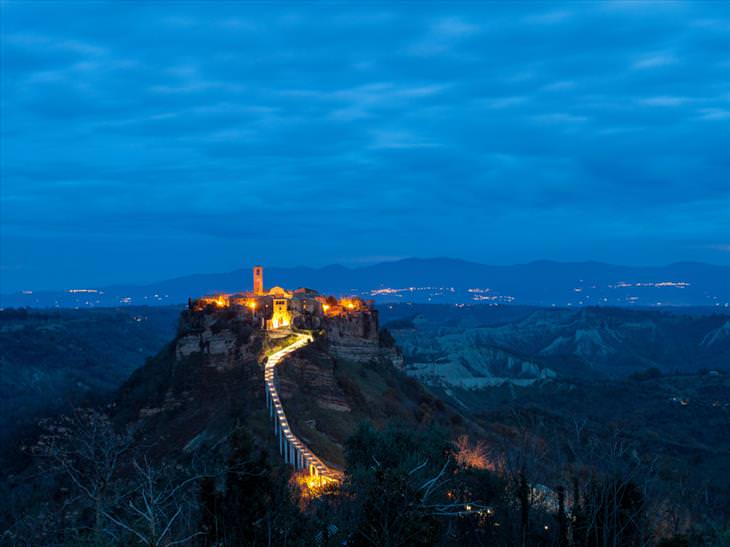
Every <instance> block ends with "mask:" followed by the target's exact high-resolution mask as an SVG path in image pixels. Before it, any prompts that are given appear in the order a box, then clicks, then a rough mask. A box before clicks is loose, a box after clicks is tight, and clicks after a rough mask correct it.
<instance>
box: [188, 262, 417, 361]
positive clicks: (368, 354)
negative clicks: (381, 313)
mask: <svg viewBox="0 0 730 547" xmlns="http://www.w3.org/2000/svg"><path fill="white" fill-rule="evenodd" d="M222 318H225V319H226V320H227V321H229V322H230V321H234V322H237V323H239V324H243V325H247V326H249V327H250V328H252V329H254V330H256V331H261V332H266V333H267V335H268V337H269V338H270V339H281V338H285V337H286V336H288V335H290V334H291V333H292V332H301V331H308V332H313V333H317V334H321V335H324V337H325V338H326V340H327V341H328V343H329V346H330V350H331V352H332V354H333V355H335V356H337V357H342V358H346V359H349V360H351V361H356V362H367V361H370V360H372V359H373V358H376V357H383V356H385V357H387V358H388V359H389V360H391V361H392V362H393V364H395V365H397V366H400V365H402V358H401V357H400V354H399V353H397V352H396V351H395V350H394V349H392V348H387V347H383V344H381V343H380V342H381V341H380V339H379V328H378V312H377V310H376V309H375V308H374V305H373V301H372V300H367V301H366V300H362V299H361V298H357V297H345V298H336V297H334V296H325V295H322V294H320V293H319V292H317V291H316V290H314V289H310V288H298V289H295V290H289V289H285V288H283V287H279V286H274V287H271V288H269V289H267V288H265V286H264V269H263V267H262V266H254V268H253V290H250V291H242V292H239V293H232V294H225V293H219V294H213V295H207V296H203V297H201V298H198V299H195V300H193V299H191V300H189V302H188V310H187V312H186V313H185V314H184V315H183V322H182V324H181V332H180V334H181V335H182V337H181V338H180V340H179V342H178V357H185V356H187V355H189V354H191V353H194V352H197V351H201V350H202V351H204V352H205V353H208V354H210V355H213V356H215V355H216V354H218V355H221V354H225V355H226V356H227V357H231V351H230V350H231V349H232V348H233V345H234V343H235V337H234V336H232V335H231V334H230V331H229V330H226V329H211V328H209V327H211V326H212V324H213V323H216V322H218V321H220V320H221V319H222Z"/></svg>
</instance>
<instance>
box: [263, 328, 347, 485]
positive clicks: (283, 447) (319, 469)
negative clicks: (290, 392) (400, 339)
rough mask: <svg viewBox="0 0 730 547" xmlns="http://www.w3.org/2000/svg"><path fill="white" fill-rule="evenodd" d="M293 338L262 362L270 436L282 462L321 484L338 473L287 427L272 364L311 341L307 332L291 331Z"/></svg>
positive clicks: (329, 480)
mask: <svg viewBox="0 0 730 547" xmlns="http://www.w3.org/2000/svg"><path fill="white" fill-rule="evenodd" d="M295 336H296V340H295V341H294V342H292V343H291V344H289V345H288V346H286V347H284V348H282V349H280V350H278V351H276V352H274V353H272V354H271V355H269V358H268V359H267V361H266V367H265V369H264V384H265V389H266V405H267V407H268V409H269V415H270V416H271V418H272V421H273V423H274V435H275V436H276V440H277V443H278V446H279V452H280V453H281V456H282V457H283V458H284V461H285V462H286V463H288V464H290V465H292V466H294V468H295V469H297V470H306V471H307V472H308V473H309V475H310V476H311V477H313V478H318V479H319V480H320V483H321V484H324V483H327V482H333V481H336V482H339V480H340V473H339V472H338V471H337V470H335V469H332V468H330V467H328V466H327V465H325V464H324V463H323V462H322V460H320V459H319V458H318V457H317V456H316V455H315V454H314V453H313V452H312V451H311V450H310V449H309V447H307V445H305V444H304V443H303V442H302V441H301V439H299V438H298V437H297V436H296V435H294V433H293V432H292V430H291V427H289V421H288V420H287V419H286V414H285V413H284V406H283V405H282V403H281V398H280V397H279V393H278V390H277V384H278V379H277V373H276V367H277V365H278V364H279V363H281V362H282V360H284V359H285V358H286V357H287V356H288V355H289V354H290V353H292V352H294V351H296V350H298V349H300V348H302V347H304V346H306V345H307V344H309V343H311V342H312V341H313V339H312V336H311V335H308V334H300V333H295Z"/></svg>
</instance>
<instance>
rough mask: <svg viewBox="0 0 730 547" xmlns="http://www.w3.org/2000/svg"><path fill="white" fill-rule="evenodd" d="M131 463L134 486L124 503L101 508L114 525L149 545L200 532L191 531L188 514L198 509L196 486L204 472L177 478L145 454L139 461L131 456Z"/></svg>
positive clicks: (169, 542) (184, 540)
mask: <svg viewBox="0 0 730 547" xmlns="http://www.w3.org/2000/svg"><path fill="white" fill-rule="evenodd" d="M132 467H133V473H134V474H133V477H132V484H133V485H134V487H133V490H132V491H131V492H130V493H129V495H128V497H127V499H126V503H120V504H119V506H118V507H117V508H116V509H114V510H108V511H104V516H105V517H106V518H107V519H109V521H111V522H112V523H113V524H114V525H115V527H116V528H118V529H119V530H121V531H124V532H127V533H128V534H129V535H131V536H132V537H134V538H135V539H136V540H137V541H139V542H140V543H141V544H143V545H147V546H149V547H161V546H170V545H179V544H183V543H188V542H190V541H191V540H192V539H193V538H194V537H196V536H198V535H203V532H196V531H194V526H193V524H192V522H193V519H192V518H191V515H193V514H195V511H196V509H197V498H196V495H195V493H196V491H197V489H196V486H197V485H198V484H199V482H200V480H201V479H202V478H204V477H205V476H207V475H193V476H190V477H188V478H186V479H183V480H180V478H179V477H177V476H175V474H174V473H171V472H167V471H166V470H165V469H164V468H163V469H160V468H156V467H154V466H152V465H151V464H150V462H149V460H148V459H147V458H146V457H145V458H144V459H143V460H142V462H141V463H140V462H138V461H137V460H134V461H133V463H132ZM115 535H116V534H115Z"/></svg>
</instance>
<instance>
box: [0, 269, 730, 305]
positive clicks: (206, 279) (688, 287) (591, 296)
mask: <svg viewBox="0 0 730 547" xmlns="http://www.w3.org/2000/svg"><path fill="white" fill-rule="evenodd" d="M265 282H266V286H269V287H270V286H274V285H282V286H285V287H302V286H304V287H310V288H314V289H317V290H319V291H321V292H325V293H331V294H337V295H345V294H354V295H359V296H361V297H363V298H373V299H374V300H376V301H378V302H380V303H385V302H421V303H426V302H432V303H450V304H468V303H485V304H509V303H514V304H525V305H536V306H590V305H606V306H713V307H714V306H719V307H723V308H726V307H728V306H730V266H715V265H710V264H702V263H694V262H679V263H675V264H670V265H668V266H657V267H633V266H616V265H611V264H604V263H599V262H552V261H537V262H530V263H528V264H516V265H509V266H492V265H487V264H478V263H475V262H467V261H464V260H457V259H451V258H429V259H419V258H409V259H404V260H398V261H394V262H383V263H380V264H375V265H372V266H363V267H358V268H348V267H345V266H339V265H332V266H325V267H323V268H307V267H294V268H275V267H272V268H266V269H265ZM250 288H251V275H250V270H249V269H240V270H234V271H232V272H228V273H218V274H196V275H188V276H184V277H178V278H175V279H168V280H165V281H160V282H157V283H151V284H148V285H115V286H109V287H69V288H67V289H65V290H58V291H40V292H38V291H32V292H31V291H24V292H20V293H12V294H3V295H0V305H2V306H3V307H18V306H30V307H56V306H58V307H98V306H120V305H164V304H178V303H183V302H185V301H186V300H187V299H188V297H193V298H194V297H197V296H200V295H203V294H208V293H214V292H238V291H242V290H249V289H250Z"/></svg>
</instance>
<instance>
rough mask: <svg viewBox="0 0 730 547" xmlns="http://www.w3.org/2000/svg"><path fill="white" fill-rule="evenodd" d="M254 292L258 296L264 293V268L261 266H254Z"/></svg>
mask: <svg viewBox="0 0 730 547" xmlns="http://www.w3.org/2000/svg"><path fill="white" fill-rule="evenodd" d="M253 293H254V295H256V296H262V295H263V294H264V268H263V267H261V266H254V267H253Z"/></svg>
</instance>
